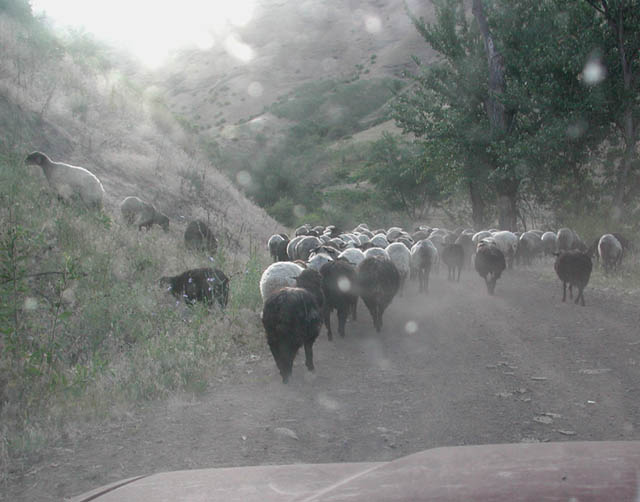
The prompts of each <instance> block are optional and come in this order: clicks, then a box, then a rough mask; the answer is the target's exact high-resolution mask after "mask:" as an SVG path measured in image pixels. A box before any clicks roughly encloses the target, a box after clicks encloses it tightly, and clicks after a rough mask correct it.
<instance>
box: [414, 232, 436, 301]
mask: <svg viewBox="0 0 640 502" xmlns="http://www.w3.org/2000/svg"><path fill="white" fill-rule="evenodd" d="M438 262H439V256H438V249H437V248H436V247H435V245H434V244H433V242H431V241H430V240H429V239H423V240H421V241H418V242H416V243H415V244H414V245H413V246H412V247H411V256H410V264H411V277H412V278H413V277H418V281H419V291H420V293H426V292H427V290H428V287H429V274H430V273H431V269H432V268H433V267H434V266H435V265H436V264H437V263H438Z"/></svg>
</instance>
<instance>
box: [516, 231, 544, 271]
mask: <svg viewBox="0 0 640 502" xmlns="http://www.w3.org/2000/svg"><path fill="white" fill-rule="evenodd" d="M542 251H543V244H542V239H541V237H540V235H539V234H538V233H537V232H534V231H533V230H529V231H528V232H525V233H523V234H522V235H521V236H520V238H519V239H518V248H517V249H516V258H517V259H518V261H519V262H520V263H522V264H523V265H531V264H532V262H533V260H534V258H536V257H537V256H540V254H541V253H542Z"/></svg>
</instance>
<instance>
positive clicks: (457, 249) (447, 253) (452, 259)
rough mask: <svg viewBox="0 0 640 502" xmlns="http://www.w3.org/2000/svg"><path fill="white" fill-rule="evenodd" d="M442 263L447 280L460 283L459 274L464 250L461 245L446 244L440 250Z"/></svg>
mask: <svg viewBox="0 0 640 502" xmlns="http://www.w3.org/2000/svg"><path fill="white" fill-rule="evenodd" d="M442 261H443V262H444V263H445V265H446V266H447V268H448V276H447V279H448V280H450V281H454V280H457V282H460V272H461V271H462V265H463V264H464V248H463V247H462V245H461V244H446V245H445V246H444V248H443V249H442ZM456 269H458V278H457V279H456Z"/></svg>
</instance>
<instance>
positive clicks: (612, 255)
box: [598, 234, 622, 274]
mask: <svg viewBox="0 0 640 502" xmlns="http://www.w3.org/2000/svg"><path fill="white" fill-rule="evenodd" d="M598 256H599V257H600V263H602V268H604V272H605V274H608V273H609V272H613V271H614V270H615V269H616V268H617V267H618V265H620V263H621V262H622V244H620V241H619V240H618V239H616V237H615V236H614V235H611V234H604V235H603V236H602V237H600V240H599V241H598Z"/></svg>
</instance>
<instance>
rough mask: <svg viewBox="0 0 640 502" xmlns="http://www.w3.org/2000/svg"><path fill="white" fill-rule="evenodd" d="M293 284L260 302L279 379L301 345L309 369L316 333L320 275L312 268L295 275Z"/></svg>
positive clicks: (321, 298)
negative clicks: (262, 305)
mask: <svg viewBox="0 0 640 502" xmlns="http://www.w3.org/2000/svg"><path fill="white" fill-rule="evenodd" d="M296 285H297V287H295V288H290V287H285V288H282V289H280V290H278V291H276V292H275V293H273V294H272V295H270V296H269V297H268V298H267V299H266V300H265V302H264V307H263V309H262V325H263V326H264V330H265V332H266V335H267V343H268V344H269V348H270V349H271V354H273V359H274V360H275V362H276V366H277V367H278V370H280V375H281V376H282V382H283V383H287V382H288V381H289V377H290V376H291V370H292V368H293V360H294V358H295V357H296V354H297V353H298V350H299V349H300V347H301V346H303V345H304V354H305V364H306V366H307V368H308V369H309V371H313V369H314V366H313V343H314V342H315V341H316V338H318V335H319V334H320V329H321V327H322V320H323V315H322V314H323V307H324V295H323V294H322V277H321V276H320V274H319V273H318V272H317V271H315V270H312V269H306V270H303V271H302V273H301V274H300V275H299V276H298V277H296Z"/></svg>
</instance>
